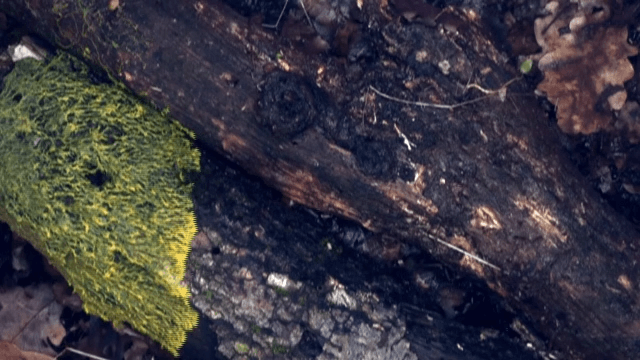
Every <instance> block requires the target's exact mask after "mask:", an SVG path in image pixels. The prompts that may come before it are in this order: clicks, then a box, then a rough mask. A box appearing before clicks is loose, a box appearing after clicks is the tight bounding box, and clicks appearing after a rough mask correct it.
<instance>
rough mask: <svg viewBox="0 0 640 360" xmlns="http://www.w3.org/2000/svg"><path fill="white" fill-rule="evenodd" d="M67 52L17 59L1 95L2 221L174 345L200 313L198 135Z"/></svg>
mask: <svg viewBox="0 0 640 360" xmlns="http://www.w3.org/2000/svg"><path fill="white" fill-rule="evenodd" d="M88 76H89V69H88V67H87V66H86V65H85V64H84V63H82V62H81V61H79V60H77V59H75V58H73V57H71V56H70V55H64V54H63V55H59V56H56V57H54V58H53V59H51V60H50V61H49V62H48V63H41V62H38V61H36V60H33V59H26V60H23V61H20V62H18V63H17V64H16V66H15V69H14V70H13V72H11V73H10V74H9V75H8V76H7V77H6V78H5V82H4V89H3V91H2V93H0V168H2V169H3V170H2V172H0V219H1V220H2V221H5V222H7V223H8V224H9V225H10V226H11V228H12V230H13V231H15V232H16V233H18V234H19V235H21V236H22V237H24V238H25V239H27V240H29V241H30V242H31V243H32V244H33V245H34V246H35V247H36V248H37V249H38V250H39V251H40V252H42V253H43V254H44V255H45V256H46V257H47V258H48V259H49V261H50V262H51V263H52V264H53V265H54V266H55V267H56V268H57V269H58V270H59V271H60V272H61V273H62V274H63V275H64V277H65V278H66V280H67V281H68V282H69V284H71V286H73V288H74V291H75V292H76V293H78V294H79V295H80V297H81V298H82V300H83V307H84V310H85V311H87V312H88V313H90V314H95V315H99V316H100V317H102V318H103V319H105V320H108V321H112V322H113V323H114V325H115V326H116V327H118V326H122V325H123V324H124V323H125V322H126V323H128V324H131V325H132V326H133V327H134V328H135V329H136V330H138V331H140V332H143V333H145V334H147V335H149V336H150V337H151V338H152V339H154V340H156V341H158V342H160V343H161V344H162V345H163V346H164V347H165V348H166V349H167V350H169V351H171V352H172V353H174V354H177V352H178V349H179V348H180V347H181V346H182V344H183V343H184V341H185V339H186V333H187V331H189V330H191V329H192V328H194V327H195V325H196V323H197V320H198V316H197V313H196V312H195V311H194V310H193V309H192V308H191V306H190V304H189V290H188V288H187V287H186V286H185V285H184V284H182V283H181V280H182V279H183V277H184V274H185V266H186V260H187V256H188V253H189V249H190V243H191V239H192V238H193V236H194V235H195V232H196V225H195V217H194V214H193V203H192V201H191V188H192V184H190V183H189V180H188V178H189V174H190V173H191V172H196V171H199V168H200V165H199V159H200V153H199V151H198V150H197V149H195V148H193V147H192V140H193V134H192V133H191V132H189V131H188V130H186V129H185V128H183V127H182V126H181V125H180V124H178V123H177V122H176V121H172V120H170V119H167V118H166V117H165V116H164V115H163V114H161V113H158V112H157V111H155V110H153V109H152V108H150V107H149V106H146V105H144V104H141V103H140V102H139V101H138V100H136V99H135V98H134V97H132V96H130V95H129V94H127V93H126V92H125V91H124V90H123V89H122V88H120V87H119V86H117V85H113V84H107V83H100V84H94V83H93V82H92V81H91V80H89V78H88Z"/></svg>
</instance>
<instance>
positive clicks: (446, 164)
mask: <svg viewBox="0 0 640 360" xmlns="http://www.w3.org/2000/svg"><path fill="white" fill-rule="evenodd" d="M318 3H321V2H318ZM385 4H386V2H380V3H374V2H371V3H367V4H364V5H362V7H361V8H358V7H357V6H355V7H353V8H352V9H350V13H349V15H348V16H347V15H344V14H343V18H341V19H342V20H341V21H338V20H335V21H334V22H332V21H328V22H327V24H325V25H326V26H325V27H326V29H329V30H331V31H333V32H332V34H334V41H335V43H334V45H335V46H334V47H335V49H336V50H334V55H323V54H318V53H317V52H314V51H313V50H314V47H313V46H311V47H309V46H308V45H307V43H309V42H313V41H321V40H322V39H320V40H318V39H317V38H315V37H313V36H311V38H310V39H311V41H309V38H306V39H305V38H296V37H289V38H285V37H282V38H281V37H279V36H278V35H277V34H276V33H274V32H273V31H271V30H269V29H265V28H263V26H262V24H261V22H260V21H259V20H258V21H255V20H256V19H252V20H249V19H247V18H244V17H241V16H239V15H237V14H236V13H234V12H233V11H231V10H230V9H228V8H227V7H226V6H225V5H222V4H220V3H218V2H216V1H179V2H162V3H158V4H157V6H148V5H146V4H145V3H143V2H136V1H131V2H127V3H120V4H119V5H118V6H109V5H108V4H106V3H99V2H93V1H84V2H73V1H63V2H60V1H52V0H48V1H47V0H44V1H32V0H23V1H19V0H0V8H2V9H3V10H4V11H6V12H7V13H8V14H10V15H11V16H14V17H16V18H18V19H19V20H20V21H22V22H23V23H25V24H27V26H29V27H30V28H31V29H33V30H34V31H35V32H37V33H38V34H40V35H41V36H43V37H45V38H48V39H50V40H51V41H52V42H54V43H56V44H57V45H59V46H61V47H63V48H66V49H69V50H71V51H74V52H75V53H77V54H80V55H83V56H84V57H85V58H87V59H89V60H91V61H92V62H93V63H94V64H97V65H99V66H101V67H103V68H105V69H107V70H108V71H110V72H111V73H112V74H114V75H115V76H116V77H118V78H119V79H121V80H122V81H123V82H124V83H125V84H126V85H127V86H129V87H130V88H131V89H132V90H133V91H134V92H135V93H137V94H140V95H142V96H144V97H146V98H147V99H148V100H150V101H151V102H153V103H154V104H156V105H157V106H158V107H169V109H170V111H171V114H172V115H173V116H174V117H176V119H178V120H180V121H181V122H182V123H183V124H185V125H186V126H188V127H190V128H191V129H193V130H194V131H195V132H196V134H197V135H198V137H199V139H200V140H201V141H203V142H204V143H206V144H207V145H208V146H210V147H212V148H214V149H216V151H218V152H219V153H221V154H223V155H224V156H226V157H227V158H229V159H231V160H232V161H234V162H236V163H238V164H239V165H240V166H242V167H243V168H245V169H246V170H247V171H249V172H251V173H253V174H256V175H257V176H259V177H261V178H262V179H263V180H264V181H265V182H266V183H268V184H269V185H271V186H273V187H274V188H276V189H278V190H279V191H281V192H282V193H283V194H284V195H285V196H286V197H288V198H290V199H291V200H292V201H295V202H297V203H300V204H303V205H305V206H309V207H312V208H315V209H318V210H321V211H324V212H328V213H333V214H338V215H340V216H343V217H346V218H349V219H352V220H355V221H357V222H359V223H361V224H362V225H363V226H365V227H366V228H368V229H370V230H373V231H376V232H382V233H386V234H388V235H391V236H395V237H397V238H399V239H402V240H403V241H413V242H416V243H419V244H420V245H421V246H423V247H424V248H425V249H427V250H429V251H430V252H431V253H432V254H434V256H436V257H437V258H439V259H440V260H441V261H443V262H446V263H449V264H455V265H457V266H459V267H461V268H464V269H466V270H467V271H469V272H472V273H475V274H476V275H477V276H478V277H480V278H482V279H484V280H485V281H486V282H487V284H489V286H491V287H492V288H493V289H494V290H495V291H496V292H498V293H499V294H501V295H502V296H504V297H505V299H507V301H508V302H509V304H510V305H511V306H513V308H514V309H516V310H518V311H519V312H520V313H523V314H526V315H527V316H528V318H529V319H531V320H532V322H533V323H534V324H535V325H536V326H535V330H536V331H538V332H540V333H541V334H543V335H544V336H545V337H546V338H547V339H548V344H547V346H548V348H549V349H550V350H559V351H561V352H563V353H564V354H565V356H566V357H567V358H574V359H599V358H608V359H629V358H633V357H634V355H635V354H638V353H640V343H639V342H638V341H637V339H638V338H639V335H640V326H639V324H640V310H639V309H638V306H637V301H638V300H637V299H638V298H639V295H640V291H639V289H638V279H639V276H640V269H639V268H638V265H637V260H636V259H637V258H638V250H637V248H636V245H635V243H634V242H635V239H636V238H637V237H638V235H637V233H636V232H635V230H634V229H633V227H632V226H631V225H630V224H629V223H627V222H626V220H624V219H623V218H621V217H620V216H618V215H617V214H615V213H614V212H613V211H612V210H611V209H610V208H609V207H608V206H607V205H606V204H605V203H604V202H603V201H602V199H601V198H600V197H599V196H598V195H597V194H596V193H595V192H594V191H592V190H591V189H590V188H589V187H588V185H587V184H586V183H585V182H584V181H583V180H582V179H581V177H580V175H579V174H578V172H577V171H576V170H575V169H574V168H573V166H572V165H571V164H570V163H569V162H568V160H567V159H566V158H565V155H564V154H563V150H562V149H561V147H560V145H559V141H558V134H557V132H556V130H555V128H554V126H548V124H547V120H546V115H545V114H544V112H543V111H542V110H541V109H540V108H539V106H538V104H537V102H536V101H535V99H533V98H532V97H527V96H517V95H515V94H517V93H521V92H530V91H531V89H529V88H527V87H526V85H523V84H521V83H519V82H518V81H514V79H516V78H517V76H518V74H517V72H516V71H515V69H514V68H513V66H512V65H510V63H509V62H508V59H507V58H506V56H505V55H504V54H503V53H501V52H500V51H498V50H497V49H496V48H495V46H494V45H493V44H492V42H491V41H490V38H489V34H487V33H486V32H485V31H484V30H483V28H482V26H481V25H480V20H479V19H478V16H477V14H476V13H474V12H473V11H462V10H455V9H448V10H446V11H445V12H444V13H443V15H440V16H438V17H437V19H435V18H434V19H429V20H430V21H417V22H406V21H401V20H399V18H398V17H396V16H394V15H393V14H392V13H391V12H390V11H391V10H390V9H389V8H388V7H387V6H385ZM336 18H337V16H336ZM303 19H304V18H303ZM345 19H346V20H345ZM304 25H305V24H304V22H302V21H301V22H300V23H290V24H287V25H286V26H290V27H291V28H290V29H293V30H291V31H292V32H295V30H296V29H299V28H302V27H303V26H304ZM326 29H325V30H326ZM316 30H317V29H316ZM285 33H286V32H285V29H283V34H285ZM470 83H472V84H475V85H476V90H474V89H469V88H468V87H467V86H466V85H467V84H470ZM477 89H482V90H485V92H486V93H488V95H487V94H484V93H482V92H478V91H477ZM500 95H506V96H503V97H502V99H501V97H500Z"/></svg>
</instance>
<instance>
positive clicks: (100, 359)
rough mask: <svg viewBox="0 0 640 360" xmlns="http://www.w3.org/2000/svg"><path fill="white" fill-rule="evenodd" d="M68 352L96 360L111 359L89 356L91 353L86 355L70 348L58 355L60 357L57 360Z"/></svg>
mask: <svg viewBox="0 0 640 360" xmlns="http://www.w3.org/2000/svg"><path fill="white" fill-rule="evenodd" d="M67 351H69V352H72V353H76V354H78V355H82V356H86V357H88V358H91V359H95V360H109V359H105V358H103V357H100V356H97V355H93V354H89V353H86V352H84V351H80V350H76V349H74V348H70V347H68V348H64V350H63V351H62V352H61V353H60V354H58V356H56V357H55V359H57V358H59V357H60V356H62V355H64V353H65V352H67Z"/></svg>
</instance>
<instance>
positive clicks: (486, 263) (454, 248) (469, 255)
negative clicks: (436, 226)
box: [427, 234, 500, 271]
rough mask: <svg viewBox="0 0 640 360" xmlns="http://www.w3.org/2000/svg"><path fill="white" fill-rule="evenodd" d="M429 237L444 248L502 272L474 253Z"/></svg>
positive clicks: (430, 236)
mask: <svg viewBox="0 0 640 360" xmlns="http://www.w3.org/2000/svg"><path fill="white" fill-rule="evenodd" d="M427 236H428V237H429V239H431V240H435V241H437V242H439V243H440V244H442V245H444V246H446V247H449V248H451V249H453V250H455V251H457V252H460V253H462V254H464V255H467V256H468V257H470V258H472V259H474V260H476V261H477V262H479V263H481V264H484V265H487V266H489V267H492V268H494V269H496V270H498V271H500V268H499V267H497V266H495V265H493V264H492V263H490V262H488V261H486V260H484V259H482V258H480V257H478V256H476V255H473V254H472V253H470V252H468V251H466V250H464V249H461V248H459V247H457V246H455V245H451V244H449V243H448V242H446V241H444V240H440V239H439V238H437V237H436V236H433V235H430V234H427Z"/></svg>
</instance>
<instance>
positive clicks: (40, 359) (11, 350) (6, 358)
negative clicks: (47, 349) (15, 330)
mask: <svg viewBox="0 0 640 360" xmlns="http://www.w3.org/2000/svg"><path fill="white" fill-rule="evenodd" d="M0 360H53V358H52V357H51V356H47V355H44V354H39V353H37V352H32V351H22V350H20V349H19V348H18V347H17V346H15V345H13V344H11V343H9V342H7V341H0Z"/></svg>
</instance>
